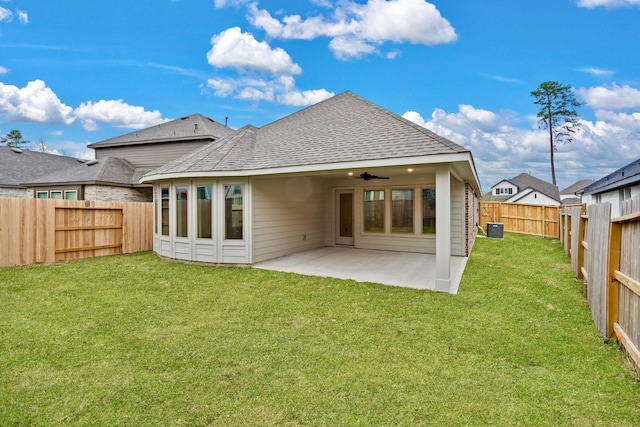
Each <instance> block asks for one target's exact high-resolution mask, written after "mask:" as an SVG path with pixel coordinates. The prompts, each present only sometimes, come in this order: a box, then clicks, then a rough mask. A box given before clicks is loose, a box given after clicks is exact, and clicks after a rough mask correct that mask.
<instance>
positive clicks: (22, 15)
mask: <svg viewBox="0 0 640 427" xmlns="http://www.w3.org/2000/svg"><path fill="white" fill-rule="evenodd" d="M16 14H17V15H18V20H19V21H20V23H21V24H28V23H29V15H28V14H27V12H25V11H24V10H16Z"/></svg>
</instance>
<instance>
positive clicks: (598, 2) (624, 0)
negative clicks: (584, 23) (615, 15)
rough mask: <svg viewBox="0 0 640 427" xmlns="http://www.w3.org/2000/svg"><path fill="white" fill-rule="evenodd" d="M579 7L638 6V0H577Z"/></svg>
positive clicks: (639, 4)
mask: <svg viewBox="0 0 640 427" xmlns="http://www.w3.org/2000/svg"><path fill="white" fill-rule="evenodd" d="M578 6H579V7H586V8H588V9H593V8H595V7H599V6H604V7H609V8H616V7H631V6H640V0H578Z"/></svg>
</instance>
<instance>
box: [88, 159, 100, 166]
mask: <svg viewBox="0 0 640 427" xmlns="http://www.w3.org/2000/svg"><path fill="white" fill-rule="evenodd" d="M97 164H98V161H97V160H89V161H88V162H87V163H85V165H87V166H93V165H97Z"/></svg>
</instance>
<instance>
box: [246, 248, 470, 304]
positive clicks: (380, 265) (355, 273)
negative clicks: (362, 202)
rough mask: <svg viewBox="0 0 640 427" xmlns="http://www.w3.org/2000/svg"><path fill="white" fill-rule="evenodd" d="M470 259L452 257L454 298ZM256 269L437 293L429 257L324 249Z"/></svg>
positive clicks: (432, 261)
mask: <svg viewBox="0 0 640 427" xmlns="http://www.w3.org/2000/svg"><path fill="white" fill-rule="evenodd" d="M467 259H468V258H466V257H454V256H452V257H451V292H450V293H452V294H456V293H457V292H458V287H459V285H460V280H461V279H462V273H463V272H464V268H465V266H466V264H467ZM253 267H255V268H262V269H265V270H275V271H284V272H289V273H298V274H304V275H308V276H321V277H333V278H337V279H351V280H355V281H357V282H373V283H380V284H383V285H391V286H402V287H406V288H414V289H427V290H433V291H435V289H436V256H435V255H427V254H416V253H409V252H390V251H374V250H367V249H354V248H345V247H324V248H319V249H313V250H310V251H305V252H300V253H297V254H292V255H287V256H284V257H280V258H274V259H270V260H267V261H262V262H258V263H256V264H254V265H253Z"/></svg>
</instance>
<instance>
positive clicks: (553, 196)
mask: <svg viewBox="0 0 640 427" xmlns="http://www.w3.org/2000/svg"><path fill="white" fill-rule="evenodd" d="M489 200H490V201H492V202H505V203H521V204H526V205H559V204H560V192H559V191H558V186H557V185H553V184H551V183H548V182H547V181H543V180H541V179H539V178H536V177H535V176H532V175H530V174H528V173H521V174H520V175H517V176H514V177H513V178H510V179H503V180H502V181H500V182H498V183H497V184H495V185H494V186H492V187H491V197H490V198H489Z"/></svg>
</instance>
